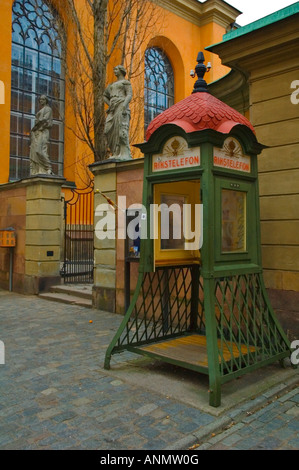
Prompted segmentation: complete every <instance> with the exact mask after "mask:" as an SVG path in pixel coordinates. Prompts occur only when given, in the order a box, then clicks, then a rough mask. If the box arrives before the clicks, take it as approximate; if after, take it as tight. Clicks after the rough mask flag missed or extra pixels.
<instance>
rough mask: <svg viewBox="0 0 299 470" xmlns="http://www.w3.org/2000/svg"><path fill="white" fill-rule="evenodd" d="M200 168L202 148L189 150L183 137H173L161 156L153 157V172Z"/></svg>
mask: <svg viewBox="0 0 299 470" xmlns="http://www.w3.org/2000/svg"><path fill="white" fill-rule="evenodd" d="M198 166H200V147H195V148H189V147H188V144H187V142H186V140H185V139H183V137H178V136H176V137H172V138H171V139H169V140H168V141H167V142H166V144H165V145H164V147H163V151H162V153H160V154H155V155H153V160H152V171H153V172H155V171H168V170H177V169H183V168H193V167H198Z"/></svg>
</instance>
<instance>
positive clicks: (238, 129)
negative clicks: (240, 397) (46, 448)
mask: <svg viewBox="0 0 299 470" xmlns="http://www.w3.org/2000/svg"><path fill="white" fill-rule="evenodd" d="M197 61H198V65H197V67H196V73H197V76H198V80H197V82H196V83H195V87H194V90H193V93H192V94H191V96H189V97H187V98H186V99H184V100H182V101H181V102H179V103H177V104H175V105H174V106H172V107H171V108H169V109H167V110H166V111H165V112H163V113H162V114H160V115H158V116H157V117H156V118H155V119H154V120H153V121H152V122H151V123H150V125H149V127H148V129H147V134H146V142H144V143H143V144H140V145H138V147H139V148H140V149H141V150H142V151H143V153H144V154H145V167H144V187H143V209H142V210H143V212H142V214H141V217H140V225H141V249H140V263H139V277H138V282H137V286H136V290H135V293H134V296H133V298H132V300H131V303H130V306H129V308H128V310H127V312H126V315H125V316H124V319H123V321H122V323H121V325H120V327H119V329H118V331H117V333H116V335H115V337H114V338H113V340H112V342H111V344H110V345H109V347H108V350H107V352H106V360H105V368H109V367H110V359H111V355H112V354H116V353H120V352H122V351H123V350H129V351H132V352H135V353H138V354H142V355H146V356H150V357H153V358H156V359H159V360H162V361H165V362H168V363H171V364H175V365H178V366H181V367H184V368H188V369H191V370H193V371H197V372H199V373H203V374H207V375H208V376H209V384H210V386H209V394H210V395H209V397H210V398H209V399H210V405H211V406H215V407H217V406H219V405H220V402H221V384H223V383H224V382H226V381H228V380H230V379H233V378H235V377H237V376H240V375H242V374H244V373H246V372H249V371H252V370H253V369H256V368H258V367H262V366H266V365H268V364H270V363H273V362H275V361H279V360H283V359H284V358H285V357H287V356H289V355H290V344H289V342H288V339H287V338H286V335H285V334H284V332H283V330H282V328H281V326H280V325H279V323H278V321H277V318H276V316H275V314H274V312H273V310H272V308H271V305H270V303H269V300H268V297H267V293H266V290H265V287H264V282H263V275H262V263H261V240H260V215H259V193H258V166H257V156H258V154H260V153H261V151H262V149H263V148H264V147H263V146H262V145H261V144H259V143H258V141H257V139H256V136H255V131H254V129H253V127H252V125H251V123H250V122H249V121H248V120H247V119H246V118H245V117H244V116H242V115H241V114H239V113H238V112H237V111H235V110H234V109H232V108H230V107H229V106H227V105H226V104H225V103H223V102H221V101H219V100H218V99H216V98H215V97H213V96H211V95H210V94H209V93H208V91H207V85H206V82H205V80H204V78H203V77H204V74H205V71H206V67H205V65H204V57H203V54H202V53H199V55H198V59H197Z"/></svg>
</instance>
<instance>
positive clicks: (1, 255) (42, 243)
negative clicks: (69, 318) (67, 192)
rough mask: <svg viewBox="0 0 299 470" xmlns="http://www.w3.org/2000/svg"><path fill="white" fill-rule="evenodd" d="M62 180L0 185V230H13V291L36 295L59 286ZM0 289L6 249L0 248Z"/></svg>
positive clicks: (35, 179)
mask: <svg viewBox="0 0 299 470" xmlns="http://www.w3.org/2000/svg"><path fill="white" fill-rule="evenodd" d="M64 181H65V180H64V178H59V177H52V176H37V177H32V178H28V179H25V180H21V181H18V182H15V183H7V184H3V185H0V207H1V210H0V229H4V228H7V227H13V228H14V229H15V230H16V238H17V241H16V247H15V248H14V255H13V286H12V288H13V291H15V292H20V293H25V294H26V293H27V294H38V293H39V292H41V291H43V290H46V289H47V288H48V287H49V286H50V285H52V284H56V283H60V257H61V249H62V246H61V233H62V201H61V186H62V184H63V182H64ZM0 287H2V288H4V289H8V287H9V250H8V249H7V248H0Z"/></svg>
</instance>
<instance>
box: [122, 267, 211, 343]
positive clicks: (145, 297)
mask: <svg viewBox="0 0 299 470" xmlns="http://www.w3.org/2000/svg"><path fill="white" fill-rule="evenodd" d="M192 276H194V270H193V268H192V267H171V268H160V269H157V270H156V272H154V273H145V274H144V277H143V281H142V285H141V288H140V292H139V296H138V298H137V300H136V303H135V304H134V303H132V305H134V308H133V310H132V313H131V316H130V319H129V321H128V322H127V324H126V328H125V330H124V331H123V334H122V335H121V336H120V338H119V340H118V343H117V346H116V348H120V349H123V348H124V347H125V346H128V345H131V346H133V345H134V346H137V345H142V344H149V343H151V342H155V341H157V340H160V339H167V338H173V337H175V336H179V335H182V334H184V333H186V332H188V331H191V330H193V329H194V327H196V329H197V330H202V331H203V330H204V328H205V325H204V317H203V296H202V287H201V289H200V291H201V293H200V298H199V301H198V302H196V304H193V301H192ZM200 285H201V286H202V284H201V283H200ZM194 308H196V311H195V310H194Z"/></svg>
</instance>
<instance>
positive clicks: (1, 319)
mask: <svg viewBox="0 0 299 470" xmlns="http://www.w3.org/2000/svg"><path fill="white" fill-rule="evenodd" d="M90 320H92V323H90ZM119 323H120V316H119V315H114V314H109V313H106V312H100V311H98V310H90V309H88V308H85V307H80V306H74V305H66V304H59V303H56V302H50V301H46V300H42V299H39V298H37V297H32V296H30V297H29V296H28V297H27V296H21V295H18V294H13V293H8V292H5V291H0V325H1V329H0V340H2V341H3V342H4V344H5V365H0V449H2V450H4V449H13V450H16V449H18V450H19V449H20V450H26V449H34V450H40V449H55V450H62V449H63V450H65V449H82V450H83V449H99V450H130V449H132V450H136V449H144V450H151V449H153V450H163V449H164V450H167V449H169V450H171V449H175V450H180V449H188V447H190V446H192V445H194V444H196V445H198V444H199V446H198V448H199V449H201V448H211V449H212V448H213V447H215V446H216V448H217V447H218V448H221V447H223V448H230V447H232V448H239V447H241V448H242V446H243V447H244V446H246V445H248V446H249V445H250V442H248V439H249V437H251V434H250V432H249V429H250V430H251V429H258V430H259V432H260V433H261V432H262V429H264V428H266V429H267V433H268V434H267V435H269V439H270V438H271V440H269V439H268V441H267V443H265V444H264V445H265V446H266V445H268V447H270V446H271V445H272V447H274V446H275V445H277V446H278V448H281V446H286V448H291V449H294V448H298V427H297V428H296V429H295V424H296V423H298V415H297V414H296V413H297V411H298V394H296V393H295V390H294V391H291V392H290V394H291V395H289V396H288V395H282V396H281V398H279V399H277V400H275V402H273V404H270V405H269V406H267V407H266V408H262V409H261V411H258V412H257V413H255V414H252V415H251V414H246V413H251V411H248V410H252V409H257V408H258V407H260V408H261V407H262V406H263V405H264V404H265V403H267V402H269V401H270V398H271V397H270V396H268V397H267V396H266V395H263V396H262V397H258V398H256V399H255V400H253V401H252V402H250V403H249V404H244V405H242V406H241V407H239V408H238V409H237V410H231V412H230V413H228V414H226V416H223V417H216V416H213V415H211V414H209V413H207V412H203V411H201V410H199V409H196V408H194V407H191V406H190V405H188V404H185V403H184V402H183V401H182V400H180V401H178V400H175V399H173V398H168V397H167V396H166V395H165V394H162V393H157V392H155V391H153V390H147V389H145V388H143V387H140V386H139V384H138V383H136V384H132V383H128V382H126V381H125V380H119V378H117V377H115V376H113V374H111V373H110V374H108V373H107V371H105V370H104V369H103V361H104V355H105V351H106V348H107V346H108V344H109V342H110V340H111V338H112V336H113V334H114V332H115V331H116V328H117V327H118V325H119ZM126 354H127V355H128V358H130V355H129V354H128V353H125V354H124V355H121V357H119V358H118V356H115V357H114V361H115V364H117V362H120V361H124V359H125V358H126ZM294 380H295V379H294V378H293V379H292V381H293V382H294ZM287 386H290V384H286V383H285V384H283V385H281V386H280V389H279V390H278V392H279V393H281V394H282V391H283V389H285V388H286V387H287ZM278 392H277V391H276V392H275V390H274V391H273V393H276V395H277V394H278ZM276 395H275V396H276ZM246 406H247V407H248V408H246ZM278 410H279V411H280V414H279V415H278ZM259 413H260V414H259ZM268 413H270V416H272V417H270V418H269V420H268V418H267V417H268V416H269V414H268ZM271 413H272V414H271ZM275 413H276V414H275ZM274 415H275V416H274ZM244 416H245V417H244ZM254 416H256V419H254V418H253V417H254ZM277 419H280V420H281V422H283V425H284V426H282V430H284V434H280V435H279V431H278V430H279V426H278V424H280V422H279V423H278V422H277ZM275 420H276V421H275ZM232 423H236V425H232ZM259 423H262V424H260V426H258V424H259ZM275 423H276V428H275ZM271 425H272V428H271ZM225 427H228V429H227V430H226V431H225V435H223V434H218V432H220V431H221V430H223V429H224V428H225ZM292 430H293V431H294V432H293V433H292ZM246 432H247V434H246ZM256 433H257V431H256V430H255V433H254V437H256V435H257V434H256ZM287 433H289V435H287ZM212 434H215V436H214V437H212V438H211V436H212ZM278 435H279V438H278ZM264 437H265V436H264ZM215 438H216V440H215ZM246 438H247V441H246ZM245 441H246V442H245ZM278 441H279V442H278ZM203 444H204V445H203ZM251 444H252V445H253V446H255V445H257V444H256V443H255V442H254V441H251Z"/></svg>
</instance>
